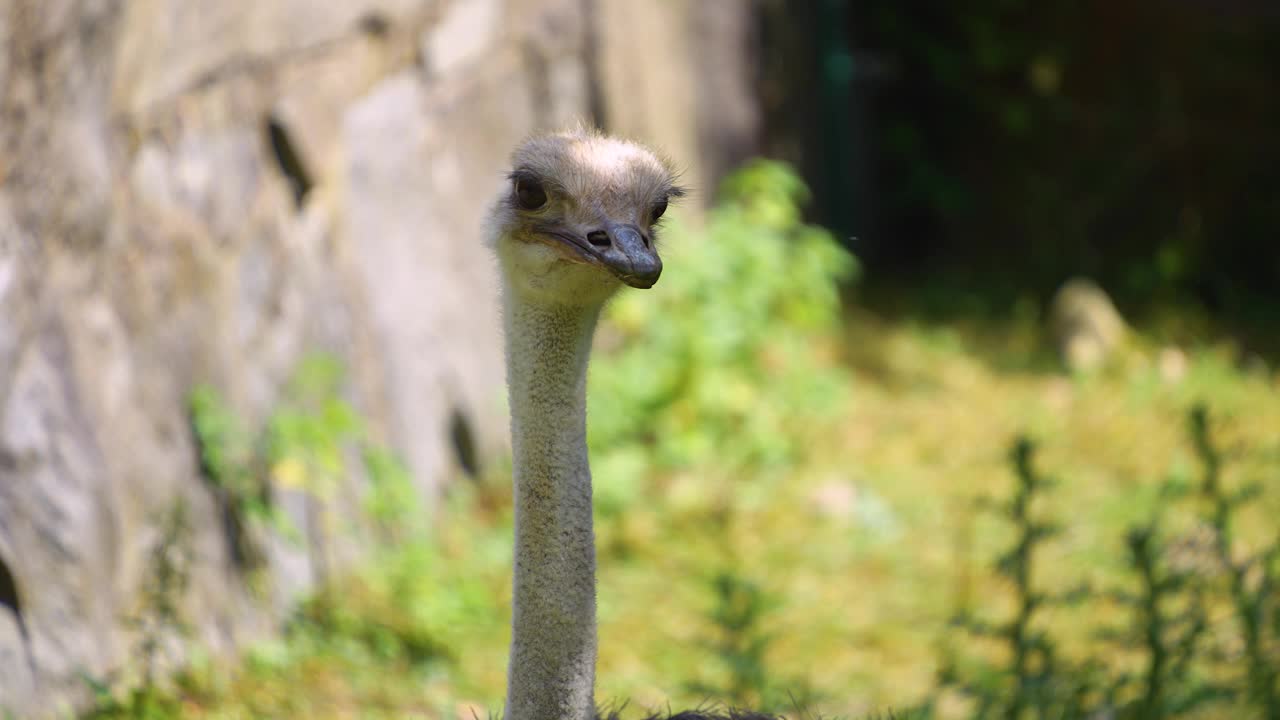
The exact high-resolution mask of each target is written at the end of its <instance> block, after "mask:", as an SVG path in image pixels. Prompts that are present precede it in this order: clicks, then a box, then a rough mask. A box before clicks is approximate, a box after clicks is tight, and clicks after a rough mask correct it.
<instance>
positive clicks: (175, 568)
mask: <svg viewBox="0 0 1280 720" xmlns="http://www.w3.org/2000/svg"><path fill="white" fill-rule="evenodd" d="M157 527H158V528H159V535H158V537H157V538H156V540H155V541H154V542H153V543H152V544H151V549H150V552H149V553H148V562H147V574H146V577H145V578H144V580H143V583H142V590H141V593H140V595H139V597H138V601H137V607H136V608H135V609H134V611H133V612H131V613H130V614H129V615H128V616H127V617H125V619H124V624H125V627H127V628H129V629H130V630H131V631H133V632H134V633H135V634H136V637H137V644H136V646H135V648H134V657H135V658H136V661H137V663H138V664H140V666H141V667H140V670H141V678H140V679H139V680H138V681H137V682H136V683H135V684H134V685H133V687H132V688H131V689H129V690H128V691H127V692H124V693H118V692H117V691H116V686H117V683H115V682H113V681H112V680H111V679H98V678H93V677H86V678H85V680H86V682H87V683H88V684H89V687H90V689H91V690H92V691H93V694H94V698H95V706H94V708H93V709H92V710H91V711H90V712H89V713H88V714H87V715H86V716H85V717H87V718H102V719H105V718H136V719H137V720H162V719H164V718H174V717H181V712H180V711H181V703H180V702H179V700H178V699H177V698H176V697H175V695H174V694H173V693H172V692H170V691H169V690H168V689H167V687H166V684H165V683H164V682H162V681H163V680H164V678H163V677H162V675H161V671H162V669H163V668H162V665H163V663H164V662H165V660H166V656H168V655H169V654H170V652H169V651H171V650H172V649H173V646H174V644H175V643H184V642H185V641H186V640H188V639H189V638H190V637H191V635H192V632H193V629H192V626H191V624H190V622H189V620H188V618H187V615H186V612H185V610H184V609H183V608H184V601H185V599H186V594H187V589H188V587H189V586H190V581H191V564H192V561H193V555H192V548H191V522H190V514H189V511H188V509H187V505H186V503H185V502H184V501H182V500H179V501H177V502H175V503H174V504H173V506H172V507H171V508H170V509H169V510H168V512H166V513H164V515H163V516H161V517H160V518H159V519H158V522H157ZM168 659H169V660H170V661H171V662H177V661H178V660H179V658H177V657H169V658H168ZM137 669H139V668H137V667H136V666H135V667H131V668H129V670H137Z"/></svg>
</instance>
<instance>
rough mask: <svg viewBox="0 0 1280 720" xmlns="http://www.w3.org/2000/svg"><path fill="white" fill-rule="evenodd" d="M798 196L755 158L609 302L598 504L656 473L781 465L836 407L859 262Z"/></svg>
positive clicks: (783, 169) (619, 497)
mask: <svg viewBox="0 0 1280 720" xmlns="http://www.w3.org/2000/svg"><path fill="white" fill-rule="evenodd" d="M807 198H808V191H807V189H806V188H805V186H804V184H803V183H802V182H801V180H800V179H799V178H798V177H797V176H796V175H795V173H794V172H792V171H791V170H790V169H789V168H788V167H787V166H785V165H783V164H781V163H777V162H771V161H766V160H759V161H755V162H753V163H751V164H750V165H748V166H746V167H745V168H744V169H742V170H740V171H738V172H737V173H735V174H734V175H732V176H731V177H730V178H729V179H728V180H727V181H726V182H725V184H724V191H723V198H722V202H721V203H720V204H719V205H718V206H717V207H716V208H715V209H714V210H712V211H711V213H710V215H709V217H708V218H707V221H706V227H705V228H702V229H699V230H696V231H695V230H693V229H690V228H689V227H687V226H685V225H677V226H673V227H672V228H671V229H670V232H669V233H668V236H669V238H670V239H669V241H668V242H667V243H666V246H665V247H664V257H665V262H666V264H667V266H668V269H667V272H666V273H665V274H664V275H663V278H662V281H661V282H660V283H658V285H657V286H656V288H655V289H654V290H652V291H650V292H644V293H639V292H631V293H623V294H622V295H621V296H620V297H619V298H618V299H617V300H616V301H615V302H614V303H613V304H612V305H611V306H610V307H609V308H608V310H607V313H606V323H605V325H604V326H603V328H602V331H601V337H600V339H599V343H598V344H599V345H600V349H599V351H598V352H597V355H596V361H595V362H594V364H593V366H592V376H591V380H590V383H589V387H590V399H589V410H590V412H589V414H590V418H591V420H590V433H591V436H590V443H591V451H592V458H593V460H594V461H595V462H596V468H597V478H598V480H597V481H598V483H600V485H601V488H600V509H601V510H602V511H603V512H605V513H608V512H609V511H610V510H611V508H613V507H614V506H615V505H616V504H617V503H620V502H625V501H626V500H627V499H629V498H631V497H633V496H634V495H635V494H637V493H638V491H639V484H640V482H641V481H642V480H643V479H644V478H646V477H648V476H650V475H651V474H652V471H654V470H663V469H672V468H679V467H689V466H699V465H707V464H711V463H713V464H714V465H715V467H716V468H717V469H719V470H721V471H730V472H732V471H734V470H739V469H744V468H755V467H760V466H764V467H771V466H775V467H776V466H778V465H786V464H788V463H789V462H792V461H794V460H795V459H797V456H798V454H799V453H800V452H801V450H802V449H803V444H804V443H803V441H804V438H805V437H806V432H805V428H806V427H807V426H808V424H809V423H810V422H811V421H812V420H813V418H814V417H815V416H821V415H823V414H830V413H832V412H833V411H835V410H838V409H840V408H842V407H843V406H844V403H845V399H846V397H847V390H848V373H847V371H846V370H845V369H843V368H840V367H838V366H837V365H836V363H835V361H834V357H835V355H836V350H835V347H836V345H835V343H836V339H837V338H838V336H839V333H838V326H839V313H840V284H841V283H842V282H848V281H850V280H852V279H853V277H854V276H855V272H856V269H857V263H856V262H855V260H854V258H853V257H852V256H851V255H850V254H849V253H848V252H847V251H845V250H844V249H843V248H842V247H841V246H840V245H839V244H838V243H837V242H836V240H835V238H833V237H832V236H831V234H830V233H828V232H827V231H825V230H823V229H821V228H818V227H815V226H812V225H807V224H805V223H804V222H803V220H802V218H801V205H802V203H803V202H805V201H806V200H807Z"/></svg>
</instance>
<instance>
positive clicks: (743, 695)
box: [688, 570, 812, 712]
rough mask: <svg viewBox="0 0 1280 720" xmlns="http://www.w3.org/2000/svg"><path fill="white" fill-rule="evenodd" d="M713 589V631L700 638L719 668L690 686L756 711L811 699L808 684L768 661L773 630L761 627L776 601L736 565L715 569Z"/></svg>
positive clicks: (710, 616) (709, 619)
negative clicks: (788, 677)
mask: <svg viewBox="0 0 1280 720" xmlns="http://www.w3.org/2000/svg"><path fill="white" fill-rule="evenodd" d="M711 590H712V594H713V597H714V603H713V604H712V606H711V608H710V610H709V611H708V613H707V616H706V620H707V625H708V626H709V627H710V628H711V629H712V633H711V634H710V635H709V636H708V637H707V638H706V639H705V640H704V641H703V643H702V644H703V645H704V646H705V647H707V648H708V649H709V650H711V651H712V653H713V655H714V657H715V658H716V660H717V661H718V662H719V665H720V666H721V667H720V672H719V673H715V674H711V673H708V674H706V675H704V677H702V678H699V679H698V680H696V681H694V682H690V683H689V684H688V689H689V691H690V692H694V693H698V694H701V695H704V696H705V697H707V698H709V699H713V700H714V701H715V702H717V703H724V704H726V705H728V706H729V707H740V708H744V707H749V708H753V709H754V710H756V711H758V712H781V711H782V710H783V709H784V708H785V707H787V706H788V705H790V706H793V707H796V708H801V707H806V706H807V705H808V703H809V702H810V701H811V700H812V697H811V696H812V693H811V692H810V690H809V688H808V687H807V686H806V684H805V683H804V682H803V681H798V680H783V679H781V678H780V677H779V676H778V675H777V674H776V673H775V672H772V671H771V670H770V669H769V668H768V666H767V663H766V655H767V653H768V649H769V645H770V643H771V642H772V641H773V634H772V633H770V632H769V631H767V630H766V629H765V627H766V626H767V621H768V617H767V616H768V615H769V612H770V610H771V609H772V608H773V606H774V604H775V601H774V600H772V599H771V598H769V597H768V596H766V595H765V593H764V591H763V590H762V589H761V588H760V586H759V585H758V584H757V583H755V582H752V581H751V580H750V579H748V578H746V577H744V576H743V575H741V574H740V573H739V572H738V571H736V570H726V571H722V572H720V573H717V574H716V576H715V577H714V578H713V579H712V581H711Z"/></svg>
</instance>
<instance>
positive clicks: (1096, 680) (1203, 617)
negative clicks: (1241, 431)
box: [922, 406, 1280, 720]
mask: <svg viewBox="0 0 1280 720" xmlns="http://www.w3.org/2000/svg"><path fill="white" fill-rule="evenodd" d="M1190 436H1191V440H1192V443H1193V446H1194V448H1195V451H1196V455H1197V457H1198V458H1199V460H1200V462H1201V465H1202V467H1203V479H1202V481H1201V484H1200V487H1199V492H1198V493H1196V494H1195V496H1194V499H1195V500H1198V502H1199V507H1198V509H1196V510H1195V512H1193V517H1195V518H1196V521H1197V522H1196V524H1195V525H1194V526H1193V529H1192V530H1191V531H1188V532H1186V533H1183V534H1182V535H1180V536H1179V535H1174V534H1173V533H1172V531H1171V530H1169V527H1168V526H1169V525H1170V524H1171V523H1170V522H1169V521H1168V519H1167V516H1168V512H1169V510H1170V509H1171V507H1172V506H1173V505H1174V504H1175V503H1178V502H1185V501H1186V500H1187V499H1188V498H1191V497H1193V495H1192V493H1191V492H1189V488H1188V487H1187V486H1186V484H1185V483H1183V482H1182V481H1181V479H1180V478H1177V477H1175V478H1173V479H1171V480H1169V481H1166V482H1165V483H1163V484H1162V486H1161V492H1160V499H1159V501H1158V502H1157V504H1156V506H1155V508H1154V511H1153V512H1152V515H1151V518H1150V519H1149V520H1148V521H1146V522H1143V523H1140V524H1138V525H1135V526H1133V527H1131V528H1130V529H1129V531H1128V532H1127V533H1126V535H1125V548H1126V550H1127V552H1128V559H1129V564H1128V570H1129V578H1130V582H1131V584H1132V585H1136V588H1137V590H1136V591H1134V590H1133V589H1131V588H1130V587H1122V588H1115V589H1111V590H1108V591H1097V590H1094V589H1092V588H1090V587H1088V586H1087V585H1082V586H1080V587H1078V588H1076V589H1073V590H1071V591H1068V592H1066V593H1060V594H1057V595H1053V594H1050V593H1047V592H1044V591H1042V590H1039V589H1038V588H1036V586H1035V583H1034V582H1033V572H1034V568H1035V565H1036V557H1038V555H1037V552H1036V551H1037V548H1039V547H1040V546H1042V545H1044V544H1045V543H1047V542H1049V541H1050V539H1051V538H1052V537H1053V536H1054V535H1056V534H1057V529H1056V526H1054V525H1053V524H1052V523H1049V522H1046V521H1044V520H1041V519H1039V518H1037V517H1036V516H1035V515H1034V514H1033V513H1032V511H1031V507H1032V505H1033V503H1034V502H1035V500H1036V498H1037V497H1039V496H1040V495H1041V493H1043V492H1044V491H1045V490H1046V489H1047V488H1049V487H1050V486H1051V484H1052V483H1050V482H1049V481H1048V480H1047V479H1046V478H1044V477H1043V476H1041V475H1040V474H1039V473H1038V472H1037V471H1036V470H1035V468H1034V465H1033V455H1034V445H1033V444H1032V443H1031V442H1030V441H1029V440H1026V439H1020V440H1019V441H1018V442H1017V443H1015V447H1014V451H1013V453H1012V455H1011V458H1012V462H1013V465H1014V469H1015V474H1016V475H1017V477H1018V480H1019V483H1018V487H1017V491H1016V492H1015V494H1014V497H1013V499H1012V500H1011V501H1010V502H1009V503H1007V504H1003V505H1002V504H998V503H990V504H989V505H990V506H992V507H995V508H997V509H998V511H999V514H1000V515H1001V516H1002V517H1004V518H1005V519H1006V520H1008V521H1009V522H1010V523H1011V524H1012V525H1013V526H1014V529H1015V540H1014V543H1013V545H1012V547H1011V548H1010V549H1009V550H1008V551H1007V552H1006V553H1004V554H1002V555H1001V556H1000V557H999V558H998V559H997V560H996V563H995V568H994V569H995V571H996V573H997V574H998V575H1001V576H1003V577H1004V578H1006V579H1007V580H1008V581H1009V584H1010V585H1011V586H1012V594H1013V596H1014V603H1013V604H1014V608H1015V610H1014V613H1013V616H1012V617H1011V618H1009V619H1007V620H1004V621H994V622H993V621H990V620H984V619H980V618H976V617H974V616H973V615H972V614H970V613H968V612H967V611H962V612H961V613H960V614H959V615H958V617H957V619H956V621H955V623H954V625H955V626H956V627H957V628H959V630H960V631H961V633H962V634H963V636H964V638H965V641H966V643H967V644H969V645H971V646H973V645H978V644H979V642H980V641H983V640H993V641H995V642H996V643H997V644H998V645H1001V646H1002V648H1003V652H1001V653H999V654H998V656H999V657H1001V658H1003V660H1001V661H992V660H991V659H990V656H989V655H975V654H970V655H968V656H962V655H961V654H959V653H957V652H956V648H955V645H954V644H953V643H947V644H946V645H945V650H944V657H943V661H942V663H941V668H942V669H941V671H940V673H939V686H938V690H937V691H936V692H935V694H934V696H933V697H932V698H931V699H930V700H929V701H928V702H926V703H925V705H924V706H923V707H922V711H924V712H927V713H930V714H929V716H930V717H932V716H933V715H932V712H933V711H934V709H935V707H936V705H937V702H938V698H939V697H941V693H942V692H944V691H945V690H946V689H948V688H954V689H958V690H959V691H960V693H961V694H962V695H963V696H965V697H967V698H968V699H969V700H970V703H971V704H970V709H969V714H968V715H967V716H968V717H971V718H974V719H975V720H979V719H981V720H985V719H986V718H1004V719H1005V720H1022V719H1023V718H1036V719H1038V720H1049V719H1055V720H1056V719H1062V720H1072V719H1076V718H1079V719H1082V720H1083V719H1084V718H1095V717H1115V718H1131V719H1133V720H1164V719H1166V718H1184V717H1226V716H1230V717H1245V716H1246V715H1242V714H1241V713H1246V712H1248V713H1257V714H1256V715H1253V714H1250V715H1247V716H1249V717H1260V718H1266V720H1276V719H1277V718H1280V702H1278V698H1280V683H1278V682H1277V678H1280V633H1278V632H1277V630H1278V629H1280V597H1277V595H1278V593H1277V588H1278V587H1280V585H1278V584H1277V582H1276V581H1277V579H1280V578H1278V577H1277V574H1276V566H1275V561H1276V558H1277V556H1280V538H1277V539H1276V540H1275V541H1273V542H1271V543H1270V544H1269V545H1266V546H1264V547H1262V548H1259V549H1256V550H1255V552H1253V553H1252V554H1247V555H1244V556H1243V557H1242V556H1241V546H1240V544H1239V543H1238V542H1237V538H1236V537H1235V536H1234V534H1233V528H1234V526H1235V524H1236V522H1237V516H1238V514H1239V513H1240V511H1242V510H1244V509H1246V507H1247V506H1248V505H1249V503H1250V502H1251V501H1253V500H1256V499H1257V498H1258V497H1259V496H1260V488H1259V487H1258V486H1257V485H1256V484H1250V485H1246V486H1244V487H1242V488H1240V489H1239V490H1237V491H1235V492H1229V491H1227V490H1226V489H1225V488H1224V487H1223V483H1222V481H1221V475H1222V464H1223V453H1222V452H1221V451H1220V450H1219V449H1218V448H1217V446H1216V445H1215V444H1214V442H1213V441H1212V438H1211V432H1210V423H1209V420H1208V412H1207V410H1206V409H1205V408H1204V407H1203V406H1198V407H1196V408H1195V409H1193V410H1192V411H1191V413H1190ZM1082 604H1087V605H1088V607H1089V608H1090V609H1091V610H1093V611H1095V612H1098V611H1105V609H1106V607H1107V605H1112V606H1115V607H1118V608H1120V609H1121V610H1122V611H1123V612H1124V615H1125V616H1126V617H1127V623H1125V624H1121V625H1115V624H1103V623H1101V622H1100V623H1099V624H1096V625H1095V626H1094V627H1093V629H1092V630H1091V631H1089V632H1088V634H1089V635H1091V636H1092V637H1093V638H1095V639H1097V640H1099V641H1101V644H1102V645H1103V646H1108V647H1110V648H1112V650H1113V652H1108V653H1105V654H1098V653H1097V652H1096V651H1091V652H1090V653H1087V654H1086V655H1085V656H1084V657H1076V658H1069V657H1066V656H1065V654H1064V653H1062V652H1060V647H1061V645H1062V642H1061V638H1058V637H1056V636H1055V635H1054V634H1053V633H1051V632H1049V631H1048V629H1047V628H1046V627H1045V625H1044V623H1043V621H1042V617H1043V615H1044V613H1045V611H1047V610H1049V609H1051V608H1053V607H1055V606H1057V607H1062V606H1077V605H1082ZM1224 609H1225V610H1227V612H1226V613H1224V612H1222V611H1223V610H1224ZM1101 614H1102V613H1101V612H1099V615H1101ZM1224 618H1225V620H1224ZM1230 620H1234V621H1235V622H1234V627H1233V625H1232V623H1231V622H1230ZM1134 655H1136V656H1137V657H1138V658H1140V661H1139V662H1137V663H1136V664H1135V663H1131V662H1126V658H1128V657H1131V656H1134ZM1135 668H1136V669H1135ZM1206 713H1207V714H1206ZM1224 713H1226V714H1224Z"/></svg>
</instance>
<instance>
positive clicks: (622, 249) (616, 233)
mask: <svg viewBox="0 0 1280 720" xmlns="http://www.w3.org/2000/svg"><path fill="white" fill-rule="evenodd" d="M597 233H601V234H606V233H604V231H597V232H596V233H591V235H588V236H587V237H588V238H589V239H590V238H592V236H596V237H598V234H597ZM606 239H607V240H608V243H607V244H605V243H597V242H596V241H594V240H593V241H592V245H594V246H596V256H597V257H599V258H600V260H601V262H603V263H604V265H605V267H607V268H609V271H610V272H612V273H613V274H614V275H616V276H617V277H618V279H619V280H621V281H622V282H624V283H626V284H628V285H630V286H631V287H633V288H642V289H643V288H651V287H653V285H654V283H656V282H658V276H659V275H661V274H662V258H660V257H658V251H657V250H655V249H654V247H653V243H652V242H650V241H649V239H648V238H647V237H645V236H644V235H643V234H642V233H641V232H640V230H639V229H638V228H637V227H635V226H634V225H614V226H612V227H610V228H609V230H608V232H607V238H606Z"/></svg>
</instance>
